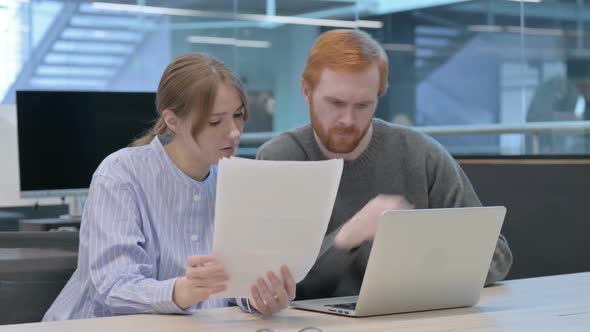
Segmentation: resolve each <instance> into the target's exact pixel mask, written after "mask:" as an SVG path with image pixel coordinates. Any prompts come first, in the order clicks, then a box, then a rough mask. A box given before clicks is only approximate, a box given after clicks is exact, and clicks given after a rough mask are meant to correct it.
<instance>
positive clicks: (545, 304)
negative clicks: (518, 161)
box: [0, 272, 590, 332]
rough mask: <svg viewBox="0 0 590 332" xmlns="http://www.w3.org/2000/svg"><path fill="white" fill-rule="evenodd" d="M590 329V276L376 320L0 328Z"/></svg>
mask: <svg viewBox="0 0 590 332" xmlns="http://www.w3.org/2000/svg"><path fill="white" fill-rule="evenodd" d="M306 326H316V327H319V328H320V329H321V330H322V331H324V332H328V331H350V332H352V331H355V332H356V331H396V332H398V331H448V332H450V331H453V332H455V331H502V332H512V331H515V332H516V331H518V332H522V331H535V332H537V331H552V332H553V331H560V332H561V331H568V332H569V331H580V332H581V331H584V332H588V331H590V272H589V273H579V274H569V275H562V276H554V277H545V278H534V279H523V280H517V281H511V282H506V283H503V284H502V285H499V286H494V287H490V288H486V289H484V291H483V293H482V298H481V301H480V302H479V304H478V305H477V306H476V307H471V308H460V309H450V310H438V311H429V312H420V313H410V314H401V315H389V316H378V317H370V318H349V317H340V316H332V315H327V314H319V313H312V312H306V311H300V310H295V309H289V310H286V311H284V312H282V313H281V314H279V315H276V316H273V317H270V318H267V319H264V318H262V317H259V316H256V315H252V314H246V313H243V312H241V311H240V309H238V308H223V309H213V310H203V311H200V312H198V313H196V314H194V315H193V316H167V315H134V316H121V317H111V318H99V319H86V320H77V321H66V322H52V323H36V324H23V325H6V326H0V332H5V331H10V332H25V331H28V332H37V331H39V332H40V331H44V332H54V331H55V332H58V331H59V332H67V331H72V332H74V331H76V332H77V331H85V332H92V331H97V332H104V331H108V332H118V331H122V332H123V331H125V332H127V331H141V332H148V331H159V332H160V331H174V332H183V331H187V332H188V331H190V332H199V331H256V330H258V329H262V328H270V329H273V330H274V331H277V332H279V331H299V330H300V329H301V328H303V327H306Z"/></svg>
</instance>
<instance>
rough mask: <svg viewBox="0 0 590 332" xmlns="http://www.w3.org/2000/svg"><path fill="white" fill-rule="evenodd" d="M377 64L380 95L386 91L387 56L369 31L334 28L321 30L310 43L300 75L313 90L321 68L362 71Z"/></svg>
mask: <svg viewBox="0 0 590 332" xmlns="http://www.w3.org/2000/svg"><path fill="white" fill-rule="evenodd" d="M373 64H377V67H378V68H379V93H378V94H379V96H382V95H384V94H385V92H386V91H387V85H388V83H387V73H388V70H389V60H388V59H387V54H386V53H385V51H384V50H383V48H382V47H381V45H379V43H378V42H377V41H376V40H375V39H373V38H372V37H371V36H370V35H369V34H367V33H366V32H364V31H360V30H347V29H336V30H331V31H328V32H324V33H323V34H321V35H320V36H319V37H318V39H317V40H316V41H315V43H314V44H313V46H312V48H311V50H310V51H309V56H308V57H307V62H306V63H305V68H304V70H303V75H302V79H303V82H304V83H305V84H307V85H308V86H309V87H310V88H311V90H314V89H315V87H316V86H317V84H318V81H319V79H320V75H321V73H322V70H324V69H325V68H329V69H332V70H336V71H348V72H351V71H361V70H365V69H367V68H368V67H369V66H371V65H373Z"/></svg>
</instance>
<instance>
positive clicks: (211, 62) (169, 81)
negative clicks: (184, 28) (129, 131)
mask: <svg viewBox="0 0 590 332" xmlns="http://www.w3.org/2000/svg"><path fill="white" fill-rule="evenodd" d="M222 83H224V84H228V85H229V86H231V87H233V88H235V89H236V92H237V94H238V96H239V97H240V99H241V100H242V105H243V107H244V119H247V117H248V113H249V108H248V101H247V98H246V92H245V90H244V87H243V85H242V83H241V82H240V80H239V79H238V78H237V77H236V76H235V75H234V73H233V72H232V71H231V70H230V69H229V67H227V66H226V65H225V64H223V63H222V62H221V61H219V60H217V59H215V58H214V57H212V56H210V55H207V54H203V53H190V54H185V55H182V56H179V57H178V58H176V59H175V60H174V61H172V63H170V64H169V65H168V66H167V67H166V69H165V70H164V73H163V74H162V78H161V79H160V84H159V85H158V92H157V93H156V110H157V112H158V115H159V116H158V118H157V121H156V123H155V124H154V125H153V127H152V128H151V129H150V130H149V131H148V133H147V134H145V135H144V136H142V137H140V138H138V139H136V140H135V141H133V143H131V146H141V145H146V144H149V143H150V142H151V141H152V140H153V139H154V137H156V136H158V135H171V134H172V132H171V131H170V129H169V128H168V127H167V126H166V122H164V119H163V118H162V112H164V110H170V111H172V112H174V114H176V115H177V116H178V117H181V118H183V117H185V116H186V115H187V114H189V113H190V112H191V111H194V112H198V116H196V117H195V118H194V121H193V124H192V135H193V137H195V136H196V135H198V134H199V132H200V131H201V130H202V129H203V127H204V126H205V124H206V123H207V122H206V121H205V119H207V118H208V117H209V115H211V112H212V111H213V104H214V103H215V96H216V95H217V88H218V87H219V84H222Z"/></svg>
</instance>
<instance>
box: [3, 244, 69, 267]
mask: <svg viewBox="0 0 590 332" xmlns="http://www.w3.org/2000/svg"><path fill="white" fill-rule="evenodd" d="M77 260H78V253H77V252H75V251H67V250H60V249H40V248H0V272H2V273H12V272H19V273H20V272H30V271H35V272H40V271H43V272H47V271H61V270H68V269H75V268H76V263H77Z"/></svg>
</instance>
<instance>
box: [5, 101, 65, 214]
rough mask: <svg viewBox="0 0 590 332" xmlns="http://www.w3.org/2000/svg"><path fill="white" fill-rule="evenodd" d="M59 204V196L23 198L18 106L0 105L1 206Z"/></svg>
mask: <svg viewBox="0 0 590 332" xmlns="http://www.w3.org/2000/svg"><path fill="white" fill-rule="evenodd" d="M35 203H39V204H59V203H61V202H60V199H58V198H44V199H40V200H34V199H21V198H20V182H19V172H18V138H17V129H16V106H15V105H0V207H6V206H22V205H32V204H35Z"/></svg>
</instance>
